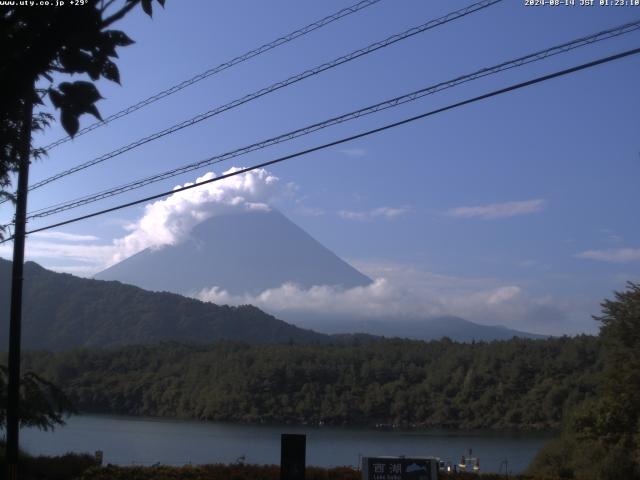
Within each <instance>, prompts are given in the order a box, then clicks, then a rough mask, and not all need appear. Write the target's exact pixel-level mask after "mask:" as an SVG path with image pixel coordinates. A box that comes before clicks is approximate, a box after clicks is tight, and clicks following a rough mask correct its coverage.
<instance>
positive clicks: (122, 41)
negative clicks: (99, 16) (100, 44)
mask: <svg viewBox="0 0 640 480" xmlns="http://www.w3.org/2000/svg"><path fill="white" fill-rule="evenodd" d="M104 34H105V36H107V37H108V38H109V39H111V40H112V41H113V42H114V43H115V44H116V45H117V46H119V47H126V46H128V45H131V44H133V43H135V42H134V41H133V40H131V39H130V38H129V36H128V35H127V34H126V33H124V32H121V31H120V30H107V31H106V32H104Z"/></svg>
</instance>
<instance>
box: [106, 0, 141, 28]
mask: <svg viewBox="0 0 640 480" xmlns="http://www.w3.org/2000/svg"><path fill="white" fill-rule="evenodd" d="M138 3H140V0H132V1H131V2H129V3H128V4H127V5H125V6H124V7H122V8H121V9H120V10H118V11H117V12H116V13H114V14H113V15H111V16H110V17H108V18H105V19H104V20H103V21H102V28H104V27H108V26H109V25H111V24H112V23H114V22H117V21H118V20H120V19H121V18H123V17H124V16H125V15H126V14H127V13H129V12H130V11H131V10H132V9H133V8H134V7H135V6H136V5H138Z"/></svg>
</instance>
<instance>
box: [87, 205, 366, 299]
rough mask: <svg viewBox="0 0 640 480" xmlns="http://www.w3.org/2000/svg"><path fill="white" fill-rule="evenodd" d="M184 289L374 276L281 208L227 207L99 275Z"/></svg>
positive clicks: (338, 283) (350, 281)
mask: <svg viewBox="0 0 640 480" xmlns="http://www.w3.org/2000/svg"><path fill="white" fill-rule="evenodd" d="M94 278H95V279H97V280H119V281H121V282H123V283H128V284H131V285H135V286H138V287H140V288H143V289H145V290H152V291H167V292H173V293H178V294H182V295H194V294H197V293H198V292H200V291H202V290H204V289H209V288H212V287H217V288H219V289H221V290H224V291H226V292H228V293H229V294H232V295H242V294H251V295H255V294H258V293H261V292H263V291H265V290H268V289H272V288H278V287H280V286H282V285H283V284H285V283H294V284H296V285H298V286H300V287H302V288H305V289H308V288H311V287H313V286H315V285H331V286H335V287H340V288H345V289H349V288H353V287H357V286H365V285H369V284H370V283H371V279H370V278H369V277H367V276H366V275H364V274H362V273H360V272H359V271H358V270H356V269H355V268H353V267H352V266H351V265H349V264H348V263H346V262H345V261H344V260H342V259H340V258H339V257H338V256H337V255H335V254H334V253H333V252H331V251H330V250H329V249H327V248H326V247H324V246H323V245H321V244H320V243H319V242H318V241H317V240H315V239H314V238H313V237H311V236H310V235H309V234H308V233H306V232H305V231H304V230H302V229H301V228H300V227H298V226H297V225H296V224H295V223H293V222H292V221H291V220H289V219H288V218H287V217H285V216H284V215H283V214H282V213H280V212H279V211H277V210H273V209H271V210H269V211H253V212H246V211H245V212H241V213H227V214H222V215H218V216H214V217H212V218H209V219H208V220H205V221H204V222H202V223H200V224H198V225H196V227H194V229H193V231H192V232H191V234H190V236H189V238H188V239H186V240H185V241H183V242H181V243H178V244H177V245H167V246H163V247H160V248H147V249H145V250H143V251H141V252H139V253H137V254H135V255H133V256H131V257H129V258H126V259H125V260H123V261H121V262H120V263H117V264H115V265H113V266H111V267H109V268H107V269H106V270H103V271H102V272H100V273H98V274H97V275H95V277H94Z"/></svg>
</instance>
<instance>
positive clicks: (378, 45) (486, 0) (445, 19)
mask: <svg viewBox="0 0 640 480" xmlns="http://www.w3.org/2000/svg"><path fill="white" fill-rule="evenodd" d="M501 1H502V0H482V1H481V2H477V3H473V4H471V5H469V6H467V7H465V8H462V9H459V10H456V11H454V12H451V13H448V14H447V15H444V16H442V17H440V18H437V19H435V20H430V21H428V22H426V23H423V24H422V25H419V26H417V27H413V28H410V29H408V30H405V31H404V32H402V33H398V34H395V35H392V36H390V37H388V38H386V39H384V40H381V41H379V42H375V43H372V44H370V45H368V46H366V47H364V48H361V49H358V50H355V51H353V52H351V53H349V54H347V55H343V56H341V57H338V58H336V59H335V60H332V61H330V62H327V63H323V64H322V65H319V66H317V67H314V68H312V69H309V70H305V71H304V72H302V73H299V74H297V75H293V76H291V77H289V78H287V79H286V80H282V81H280V82H277V83H274V84H272V85H270V86H268V87H265V88H262V89H260V90H257V91H256V92H253V93H250V94H247V95H245V96H243V97H240V98H238V99H236V100H234V101H232V102H230V103H227V104H225V105H221V106H219V107H216V108H214V109H212V110H209V111H207V112H204V113H201V114H200V115H196V116H195V117H192V118H190V119H188V120H185V121H183V122H180V123H177V124H175V125H173V126H171V127H168V128H165V129H164V130H161V131H159V132H156V133H153V134H151V135H149V136H147V137H144V138H141V139H138V140H136V141H135V142H132V143H129V144H128V145H125V146H123V147H120V148H118V149H116V150H113V151H111V152H109V153H106V154H104V155H101V156H99V157H97V158H94V159H93V160H89V161H87V162H84V163H82V164H80V165H77V166H75V167H73V168H70V169H68V170H65V171H63V172H60V173H58V174H56V175H53V176H51V177H48V178H45V179H43V180H41V181H39V182H37V183H35V184H33V185H31V186H30V187H29V190H35V189H36V188H39V187H42V186H44V185H47V184H48V183H51V182H53V181H55V180H59V179H60V178H63V177H66V176H68V175H71V174H73V173H76V172H79V171H81V170H84V169H86V168H89V167H92V166H94V165H96V164H98V163H102V162H104V161H105V160H109V159H111V158H114V157H116V156H118V155H121V154H123V153H125V152H128V151H130V150H133V149H134V148H137V147H139V146H141V145H144V144H146V143H149V142H152V141H154V140H157V139H159V138H162V137H164V136H166V135H170V134H173V133H175V132H177V131H179V130H182V129H183V128H187V127H190V126H193V125H195V124H197V123H199V122H202V121H203V120H206V119H208V118H211V117H213V116H214V115H218V114H220V113H222V112H225V111H227V110H231V109H233V108H236V107H238V106H240V105H243V104H245V103H247V102H250V101H252V100H255V99H257V98H260V97H262V96H264V95H267V94H269V93H272V92H274V91H276V90H279V89H281V88H284V87H287V86H289V85H292V84H294V83H297V82H300V81H301V80H304V79H306V78H309V77H312V76H315V75H318V74H319V73H322V72H325V71H327V70H329V69H332V68H335V67H337V66H339V65H342V64H344V63H347V62H351V61H352V60H355V59H356V58H359V57H362V56H364V55H368V54H370V53H372V52H375V51H377V50H380V49H382V48H385V47H388V46H390V45H393V44H395V43H397V42H399V41H401V40H405V39H407V38H410V37H413V36H414V35H417V34H419V33H422V32H426V31H427V30H430V29H432V28H435V27H438V26H440V25H444V24H446V23H449V22H452V21H454V20H457V19H459V18H462V17H465V16H467V15H470V14H472V13H475V12H477V11H479V10H482V9H485V8H487V7H489V6H491V5H494V4H496V3H499V2H501Z"/></svg>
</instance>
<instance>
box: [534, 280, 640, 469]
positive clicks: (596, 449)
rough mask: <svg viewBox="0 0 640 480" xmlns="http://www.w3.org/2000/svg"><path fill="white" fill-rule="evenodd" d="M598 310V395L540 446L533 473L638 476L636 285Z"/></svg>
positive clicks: (639, 294) (639, 289)
mask: <svg viewBox="0 0 640 480" xmlns="http://www.w3.org/2000/svg"><path fill="white" fill-rule="evenodd" d="M602 313H603V314H602V316H600V317H596V320H598V321H600V322H601V329H600V339H601V342H602V345H603V347H602V358H603V372H602V376H601V383H600V385H599V388H598V389H597V395H596V396H595V397H593V398H590V399H588V400H587V401H585V402H584V403H583V404H581V405H580V406H579V408H577V409H576V410H575V411H574V412H572V413H571V415H568V416H567V417H566V419H565V425H564V431H563V433H562V436H561V437H560V438H559V439H557V440H554V441H553V442H551V443H550V444H549V445H546V446H545V448H543V449H542V451H541V452H540V453H539V454H538V456H537V457H536V459H535V460H534V461H533V463H532V465H531V467H530V468H529V471H530V472H531V473H534V474H557V475H559V476H561V477H563V478H581V479H587V480H588V479H594V480H595V479H599V480H616V479H625V480H637V479H640V284H634V283H629V285H628V289H627V290H626V291H625V292H619V293H616V294H615V300H605V301H604V303H603V304H602Z"/></svg>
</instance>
